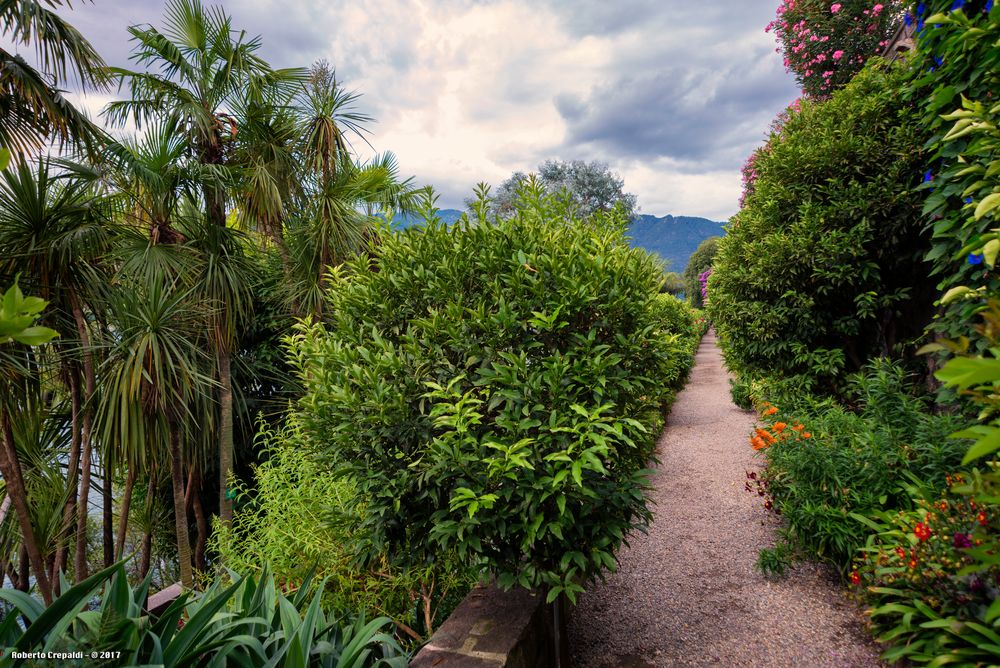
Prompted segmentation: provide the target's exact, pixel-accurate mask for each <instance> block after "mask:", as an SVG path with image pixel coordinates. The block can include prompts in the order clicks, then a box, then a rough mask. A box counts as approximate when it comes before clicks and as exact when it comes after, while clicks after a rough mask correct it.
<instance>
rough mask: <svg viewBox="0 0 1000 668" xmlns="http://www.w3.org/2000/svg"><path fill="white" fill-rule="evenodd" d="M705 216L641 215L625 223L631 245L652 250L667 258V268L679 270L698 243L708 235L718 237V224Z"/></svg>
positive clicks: (682, 269) (719, 234) (684, 265)
mask: <svg viewBox="0 0 1000 668" xmlns="http://www.w3.org/2000/svg"><path fill="white" fill-rule="evenodd" d="M723 225H725V223H718V222H716V221H714V220H708V219H707V218H696V217H693V216H669V215H668V216H663V217H662V218H657V217H656V216H650V215H647V214H642V215H640V216H639V217H638V218H636V219H635V221H634V222H633V223H632V224H631V225H630V226H629V236H631V237H632V245H633V246H638V247H640V248H645V249H646V250H648V251H650V252H651V253H656V254H658V255H659V256H660V257H662V258H663V259H664V260H666V261H667V269H668V270H669V271H676V272H678V273H681V272H683V271H684V267H686V266H687V263H688V258H690V257H691V253H693V252H694V251H695V249H696V248H698V244H700V243H701V242H702V241H704V240H705V239H707V238H708V237H710V236H713V235H716V236H722V234H723V229H722V226H723Z"/></svg>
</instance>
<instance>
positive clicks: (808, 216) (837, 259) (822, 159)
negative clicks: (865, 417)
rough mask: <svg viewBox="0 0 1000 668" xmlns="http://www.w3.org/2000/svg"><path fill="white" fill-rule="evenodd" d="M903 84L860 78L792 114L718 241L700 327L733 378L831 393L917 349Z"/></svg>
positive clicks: (917, 260)
mask: <svg viewBox="0 0 1000 668" xmlns="http://www.w3.org/2000/svg"><path fill="white" fill-rule="evenodd" d="M903 74H904V73H901V72H900V71H899V70H895V69H893V70H890V71H886V69H884V68H883V67H872V66H869V67H868V68H867V69H866V70H865V71H863V72H862V73H861V74H859V75H858V76H857V77H856V78H855V79H854V80H853V81H852V82H851V83H850V84H848V85H847V86H846V87H845V88H843V89H841V90H839V91H837V92H836V93H834V94H833V96H832V97H831V98H830V99H829V100H826V101H809V100H806V101H804V102H803V103H802V104H801V108H800V110H799V111H797V112H795V111H791V112H789V114H788V117H787V120H786V121H785V122H784V125H783V127H781V128H780V129H779V130H778V132H776V133H775V134H773V135H772V136H771V138H770V140H769V141H768V143H767V145H766V146H765V147H764V148H763V149H762V150H761V151H760V155H759V156H758V157H757V159H756V163H755V165H756V171H757V176H756V181H755V182H754V183H753V187H752V191H751V192H750V193H749V194H748V196H747V198H746V200H745V204H744V207H743V209H742V210H741V211H740V212H739V213H738V214H737V215H736V216H735V217H734V218H733V220H732V222H731V223H730V225H729V227H728V228H727V232H726V236H725V237H723V238H722V240H721V241H720V242H719V253H718V255H717V256H716V258H715V262H714V268H713V274H712V276H711V278H710V279H709V291H710V294H711V300H710V305H709V314H710V316H711V319H712V321H713V323H714V324H715V327H716V330H717V331H718V333H719V337H720V341H721V344H722V346H723V350H724V352H725V355H726V363H727V365H728V366H729V368H730V369H731V370H732V371H734V372H735V373H738V374H749V375H751V376H758V375H777V376H789V375H796V374H806V375H809V376H812V377H814V378H815V379H816V381H817V383H818V385H817V387H816V390H817V391H830V390H839V389H841V388H840V385H841V383H842V381H843V378H844V376H845V375H846V374H848V373H851V372H853V371H857V370H858V369H860V368H861V367H862V366H863V365H864V363H865V362H866V361H867V360H868V359H870V358H872V357H874V356H879V355H887V356H895V357H899V356H900V355H901V354H902V353H903V352H905V350H907V349H908V348H907V346H906V344H907V343H909V342H910V341H911V340H913V339H916V338H917V337H919V336H920V334H921V331H922V328H923V327H924V325H925V324H926V323H927V322H928V320H929V319H930V315H931V304H932V301H933V299H934V297H935V293H934V282H933V280H931V279H929V278H928V270H929V267H928V266H927V265H926V264H924V263H923V261H922V258H923V255H924V254H925V253H926V251H927V249H928V248H929V243H930V241H929V237H928V235H927V234H926V233H924V232H922V230H921V228H922V225H921V223H920V210H919V207H920V196H919V194H918V193H912V192H911V188H913V187H914V186H916V185H917V184H918V183H919V180H920V175H921V173H922V171H923V170H922V166H923V157H922V154H921V144H922V142H923V138H922V135H921V133H920V129H919V124H918V123H917V122H916V121H917V119H918V114H917V112H916V111H915V109H914V108H913V105H912V104H911V103H909V102H907V101H906V100H904V99H903V94H902V93H901V92H900V88H901V84H902V82H903V80H904V77H903Z"/></svg>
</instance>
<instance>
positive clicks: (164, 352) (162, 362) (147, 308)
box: [101, 277, 212, 588]
mask: <svg viewBox="0 0 1000 668" xmlns="http://www.w3.org/2000/svg"><path fill="white" fill-rule="evenodd" d="M190 297H191V295H190V293H189V292H188V291H182V290H181V289H180V287H179V285H178V283H177V281H176V280H174V281H171V280H170V279H169V278H168V277H161V280H153V281H151V282H148V283H140V282H134V283H133V282H129V283H124V284H122V285H121V286H120V287H119V288H118V289H116V290H115V291H114V293H113V297H112V299H111V300H110V302H109V307H110V308H109V313H110V321H111V327H112V329H113V331H114V333H115V337H116V340H117V341H116V345H115V346H114V347H113V348H112V349H111V350H110V351H109V353H108V358H107V361H106V367H105V378H106V379H107V381H106V382H107V389H106V399H105V403H103V404H102V407H101V412H102V424H107V425H111V426H113V428H114V429H115V430H117V431H118V432H119V433H124V434H129V433H130V434H133V435H135V436H138V437H140V438H142V439H143V441H144V442H146V443H147V444H151V445H153V446H154V447H153V448H152V449H153V450H159V451H161V452H163V451H165V452H167V453H168V458H169V462H170V481H171V486H172V489H173V506H174V526H175V530H176V535H177V558H178V563H179V567H180V576H181V583H182V584H183V585H184V586H185V587H189V588H190V587H193V586H194V576H193V571H192V567H191V542H190V538H189V536H188V522H187V509H186V504H185V491H186V485H185V475H184V464H185V460H186V457H185V452H184V451H185V448H184V443H185V441H186V440H189V439H191V438H192V437H193V436H194V432H195V431H196V430H197V429H198V426H197V420H195V419H193V417H194V416H193V415H192V414H191V412H190V405H191V403H192V402H193V401H195V400H196V399H197V397H199V396H206V395H208V394H210V393H211V392H212V380H211V378H209V377H208V376H206V375H205V374H204V373H203V369H202V367H203V364H204V362H205V361H206V360H205V357H206V356H205V353H204V351H203V350H202V349H201V347H200V346H199V345H198V332H199V331H200V330H201V328H202V327H203V323H204V322H205V316H206V314H205V312H204V310H203V309H196V308H192V304H191V299H190Z"/></svg>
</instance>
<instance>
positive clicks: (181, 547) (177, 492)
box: [170, 425, 194, 589]
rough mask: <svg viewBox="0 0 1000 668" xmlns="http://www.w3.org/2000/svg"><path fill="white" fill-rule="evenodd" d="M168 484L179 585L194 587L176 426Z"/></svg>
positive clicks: (172, 439)
mask: <svg viewBox="0 0 1000 668" xmlns="http://www.w3.org/2000/svg"><path fill="white" fill-rule="evenodd" d="M170 483H171V485H172V486H173V491H174V528H175V530H176V532H177V562H178V564H179V565H180V571H181V584H182V585H184V587H185V588H186V589H191V588H193V587H194V574H193V573H192V572H191V541H190V540H189V539H188V523H187V511H186V509H185V508H184V462H183V461H182V460H181V437H180V433H179V432H178V430H177V426H176V425H170Z"/></svg>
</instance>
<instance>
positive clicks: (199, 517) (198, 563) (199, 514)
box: [191, 473, 208, 571]
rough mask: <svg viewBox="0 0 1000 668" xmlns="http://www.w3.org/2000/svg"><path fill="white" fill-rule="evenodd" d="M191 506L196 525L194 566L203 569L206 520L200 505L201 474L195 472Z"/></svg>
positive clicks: (206, 535) (206, 534)
mask: <svg viewBox="0 0 1000 668" xmlns="http://www.w3.org/2000/svg"><path fill="white" fill-rule="evenodd" d="M191 507H192V509H193V510H194V521H195V522H196V523H197V525H198V540H197V541H195V545H194V567H195V568H196V569H197V570H199V571H204V570H205V547H206V546H207V545H208V522H207V521H206V519H205V510H204V508H203V507H202V505H201V475H200V474H198V473H196V474H195V478H194V490H193V493H192V494H191Z"/></svg>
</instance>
